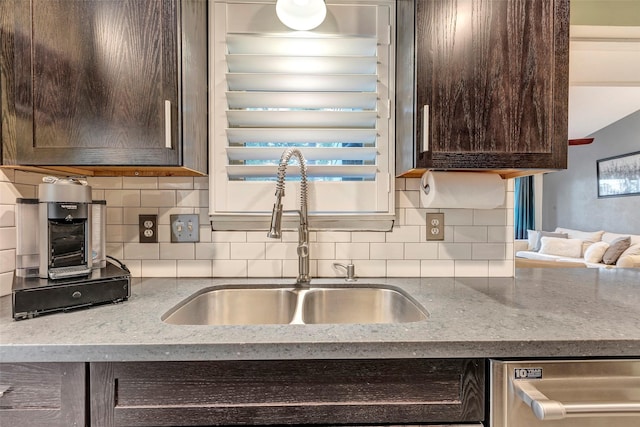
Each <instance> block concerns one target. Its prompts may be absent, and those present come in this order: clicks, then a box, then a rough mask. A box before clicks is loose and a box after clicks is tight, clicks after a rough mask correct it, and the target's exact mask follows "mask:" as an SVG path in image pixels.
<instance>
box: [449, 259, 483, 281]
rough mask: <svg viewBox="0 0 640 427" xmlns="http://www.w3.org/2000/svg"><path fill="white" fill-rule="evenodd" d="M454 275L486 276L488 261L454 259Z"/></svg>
mask: <svg viewBox="0 0 640 427" xmlns="http://www.w3.org/2000/svg"><path fill="white" fill-rule="evenodd" d="M454 263H455V272H454V275H455V276H456V277H487V276H488V275H489V261H465V260H455V261H454Z"/></svg>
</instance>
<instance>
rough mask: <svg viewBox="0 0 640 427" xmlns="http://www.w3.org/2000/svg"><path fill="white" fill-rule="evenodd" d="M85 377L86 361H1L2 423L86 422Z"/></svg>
mask: <svg viewBox="0 0 640 427" xmlns="http://www.w3.org/2000/svg"><path fill="white" fill-rule="evenodd" d="M85 377H86V375H85V364H84V363H5V364H0V384H2V385H4V386H9V389H8V391H7V392H5V393H4V394H3V396H2V397H0V425H2V426H5V425H6V426H20V425H22V426H36V425H46V426H52V427H53V426H60V427H63V426H83V425H85Z"/></svg>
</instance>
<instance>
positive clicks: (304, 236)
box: [267, 148, 311, 285]
mask: <svg viewBox="0 0 640 427" xmlns="http://www.w3.org/2000/svg"><path fill="white" fill-rule="evenodd" d="M292 156H296V157H297V158H298V162H299V163H300V210H298V211H283V210H282V198H283V197H284V182H285V177H286V173H287V165H288V164H289V160H290V159H291V157H292ZM307 199H308V197H307V161H306V160H305V158H304V156H303V155H302V152H300V150H298V149H297V148H289V149H287V150H285V152H284V153H282V156H281V157H280V164H279V165H278V181H277V183H276V201H275V203H274V205H273V211H272V213H271V225H270V227H269V231H268V233H267V237H271V238H275V239H277V238H280V237H281V235H282V213H283V212H295V213H297V214H298V215H299V216H300V225H299V226H298V248H297V253H298V277H297V279H296V284H301V285H308V284H309V282H310V281H311V275H310V274H309V222H308V216H307V215H308V214H307Z"/></svg>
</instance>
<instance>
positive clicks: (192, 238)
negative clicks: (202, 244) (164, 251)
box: [170, 214, 200, 243]
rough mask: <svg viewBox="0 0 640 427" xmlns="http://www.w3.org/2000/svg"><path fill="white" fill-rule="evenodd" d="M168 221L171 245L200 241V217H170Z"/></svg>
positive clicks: (192, 215)
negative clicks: (169, 222) (169, 221)
mask: <svg viewBox="0 0 640 427" xmlns="http://www.w3.org/2000/svg"><path fill="white" fill-rule="evenodd" d="M170 219H171V243H178V242H180V243H182V242H199V241H200V217H199V216H198V215H196V214H180V215H171V216H170Z"/></svg>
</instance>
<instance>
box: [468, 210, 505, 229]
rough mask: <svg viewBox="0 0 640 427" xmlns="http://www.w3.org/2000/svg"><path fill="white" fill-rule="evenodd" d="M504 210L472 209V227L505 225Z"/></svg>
mask: <svg viewBox="0 0 640 427" xmlns="http://www.w3.org/2000/svg"><path fill="white" fill-rule="evenodd" d="M506 211H507V210H506V209H474V210H473V225H502V226H505V225H507V212H506Z"/></svg>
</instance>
